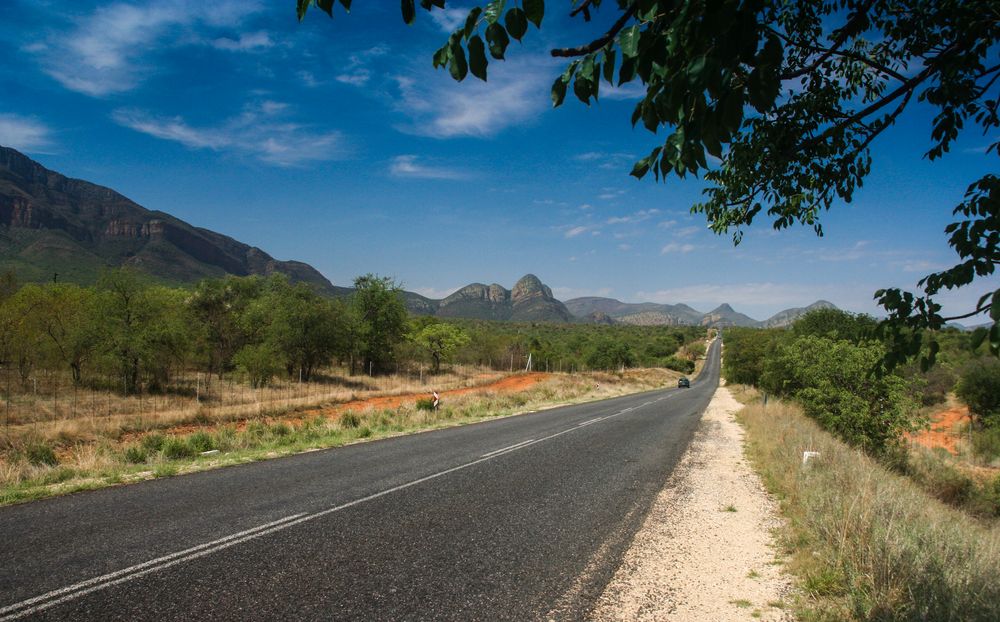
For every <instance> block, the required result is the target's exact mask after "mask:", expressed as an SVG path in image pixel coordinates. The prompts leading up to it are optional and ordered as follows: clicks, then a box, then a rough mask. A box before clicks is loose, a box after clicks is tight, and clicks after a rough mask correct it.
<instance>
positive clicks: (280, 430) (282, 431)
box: [271, 423, 292, 437]
mask: <svg viewBox="0 0 1000 622" xmlns="http://www.w3.org/2000/svg"><path fill="white" fill-rule="evenodd" d="M291 433H292V428H291V427H289V425H288V424H287V423H276V424H274V425H272V426H271V435H272V436H277V437H282V436H289V435H290V434H291Z"/></svg>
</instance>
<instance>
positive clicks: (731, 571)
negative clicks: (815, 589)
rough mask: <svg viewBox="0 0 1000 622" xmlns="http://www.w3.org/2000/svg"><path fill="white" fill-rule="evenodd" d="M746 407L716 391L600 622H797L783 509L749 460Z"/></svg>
mask: <svg viewBox="0 0 1000 622" xmlns="http://www.w3.org/2000/svg"><path fill="white" fill-rule="evenodd" d="M741 407H742V406H741V404H740V403H739V402H737V401H736V400H735V399H734V398H733V396H732V394H730V392H729V390H728V389H726V388H725V387H721V386H720V387H719V389H718V390H717V391H716V393H715V395H714V396H713V397H712V402H711V403H710V404H709V406H708V408H707V409H706V410H705V414H704V415H703V417H702V421H701V423H700V425H699V428H698V432H697V434H696V436H695V439H694V441H693V442H692V443H691V446H690V448H689V449H688V451H687V453H686V454H685V455H684V458H683V459H682V460H681V463H680V464H679V465H678V467H677V469H675V471H674V473H673V475H672V476H671V478H670V480H669V481H668V482H667V485H666V486H665V487H664V489H663V491H662V492H661V493H660V495H659V496H658V497H657V499H656V501H655V503H654V505H653V508H652V509H651V510H650V513H649V515H648V516H647V518H646V520H645V522H644V524H643V526H642V528H641V529H640V530H639V532H638V533H637V534H636V537H635V540H634V541H633V543H632V545H631V547H630V548H629V550H628V552H627V553H626V554H625V557H624V559H623V562H622V565H621V566H620V567H619V569H618V571H617V572H616V573H615V576H614V578H613V579H612V580H611V582H610V583H609V584H608V586H607V588H606V589H605V591H604V593H603V595H602V596H601V597H600V599H599V600H598V604H597V607H596V608H595V610H594V612H593V614H592V619H593V620H595V621H597V622H610V621H617V620H630V621H635V620H658V621H662V620H670V621H693V620H706V621H708V620H711V621H716V620H792V619H793V617H792V616H791V614H790V613H789V611H788V610H787V604H788V602H789V600H790V598H789V596H790V594H791V591H792V585H791V580H790V578H789V577H788V576H787V575H786V574H784V573H783V572H782V564H781V562H780V561H778V555H779V553H778V550H777V548H776V544H775V541H774V537H773V531H774V529H775V528H777V527H778V526H780V524H781V523H780V518H779V515H778V507H777V504H776V502H775V501H774V500H773V499H772V498H771V497H770V496H769V495H768V494H767V492H766V491H765V489H764V486H763V484H762V483H761V481H760V478H759V477H758V475H757V474H756V473H755V472H754V471H753V469H752V468H751V466H750V465H749V464H748V463H747V461H746V459H745V457H744V455H743V429H742V428H741V427H740V425H739V424H738V423H736V420H735V418H734V413H736V411H738V410H739V409H740V408H741Z"/></svg>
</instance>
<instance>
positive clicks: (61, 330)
mask: <svg viewBox="0 0 1000 622" xmlns="http://www.w3.org/2000/svg"><path fill="white" fill-rule="evenodd" d="M4 284H6V285H4ZM355 287H356V291H355V293H354V294H353V296H352V297H351V298H350V299H348V300H347V301H342V300H331V299H329V298H325V297H323V296H321V295H319V294H317V293H316V292H315V291H314V290H313V289H311V288H310V287H309V286H308V285H305V284H302V283H299V284H295V285H293V284H291V283H289V281H288V279H287V278H285V277H284V276H283V275H280V274H275V275H272V276H270V277H268V278H261V277H256V276H253V277H233V276H229V277H225V278H222V279H207V280H203V281H201V282H199V283H197V284H196V285H195V286H194V287H193V289H173V288H168V287H163V286H160V285H155V284H153V283H151V282H149V281H146V280H144V279H143V278H141V277H140V276H139V275H138V274H137V273H134V272H131V271H129V270H112V271H108V272H106V273H105V274H104V275H103V276H102V277H101V280H100V283H99V284H98V285H97V286H95V287H80V286H77V285H70V284H52V283H50V284H42V285H40V284H34V283H31V284H27V285H24V286H23V287H20V288H18V287H17V286H16V284H15V283H14V281H13V280H12V279H9V278H8V279H6V280H4V281H3V282H2V283H0V369H3V371H4V374H5V377H4V380H5V381H6V382H5V386H6V393H7V395H8V396H9V395H10V394H11V391H12V387H11V381H12V380H13V381H14V382H17V381H19V383H18V384H19V388H20V390H21V391H26V390H29V389H30V387H31V386H32V382H33V380H37V378H38V374H39V373H40V372H44V373H45V374H52V373H62V374H68V375H70V376H71V378H72V380H73V382H74V383H76V384H78V385H79V384H87V385H89V386H92V387H100V388H107V389H113V390H117V391H120V392H122V393H124V394H126V395H131V394H136V393H141V392H143V391H167V390H172V389H171V388H170V387H171V386H172V378H173V377H175V376H176V375H177V374H178V373H179V372H189V371H193V370H197V371H200V372H205V373H208V374H211V375H215V376H217V377H219V378H222V377H224V376H226V375H227V374H228V375H229V377H230V378H233V379H235V380H239V381H246V382H248V383H249V384H250V385H251V386H253V387H255V388H257V387H262V386H264V385H266V384H268V383H269V382H271V381H272V380H273V379H274V378H275V377H276V376H278V375H281V374H283V375H284V377H286V378H288V379H293V380H299V381H309V380H311V379H313V378H314V377H315V376H316V375H317V373H318V372H320V370H324V369H326V368H328V367H329V366H331V365H334V364H338V365H343V366H346V367H348V368H349V369H350V370H351V373H357V372H361V373H365V374H369V373H370V374H380V373H387V372H392V371H397V370H399V369H400V368H401V367H402V368H404V369H405V368H412V369H414V371H415V372H417V373H419V371H418V370H417V369H416V368H417V367H420V368H423V367H424V366H426V365H430V371H431V372H432V373H433V372H437V371H439V370H440V368H441V366H442V365H445V364H449V363H466V364H473V365H483V366H488V367H491V368H494V369H511V370H517V369H524V368H525V367H526V366H527V364H528V357H529V355H530V356H531V361H532V367H533V369H536V370H551V371H556V370H563V371H573V370H589V369H598V370H613V369H620V368H621V367H622V366H625V367H631V366H636V365H642V366H658V367H669V368H671V369H677V370H680V371H683V372H690V371H691V370H693V369H694V359H696V358H698V357H699V356H702V355H703V354H704V351H703V349H701V350H699V348H698V346H699V345H700V344H698V343H696V342H697V341H698V340H699V339H701V338H703V337H704V335H705V330H704V329H703V328H695V327H684V328H670V327H638V326H596V325H585V324H548V323H543V322H538V323H522V324H518V323H509V322H495V321H494V322H491V321H474V320H465V321H463V320H455V321H442V320H439V319H437V318H433V317H424V316H419V317H409V316H408V315H407V312H406V309H405V307H404V304H403V300H402V295H401V290H400V289H399V287H398V285H396V284H395V283H394V282H393V281H392V280H391V279H386V278H382V277H378V276H375V275H366V276H363V277H359V278H358V279H356V281H355ZM14 388H18V387H14Z"/></svg>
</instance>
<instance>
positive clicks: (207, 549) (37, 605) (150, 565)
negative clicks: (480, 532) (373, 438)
mask: <svg viewBox="0 0 1000 622" xmlns="http://www.w3.org/2000/svg"><path fill="white" fill-rule="evenodd" d="M666 397H670V396H666ZM661 399H664V398H661ZM657 401H659V400H657ZM648 404H649V402H647V403H646V404H643V405H642V406H646V405H648ZM642 406H633V407H631V408H626V409H624V410H621V411H618V412H616V413H614V414H613V415H606V416H604V417H598V418H596V419H590V420H588V421H584V422H583V423H578V424H576V425H575V426H573V427H571V428H567V429H565V430H562V431H560V432H556V433H554V434H550V435H548V436H544V437H542V438H539V439H528V440H525V441H521V442H520V443H515V444H514V445H509V446H507V447H502V448H500V449H497V450H494V451H491V452H489V453H486V454H483V455H482V456H480V457H479V458H478V459H476V460H473V461H471V462H466V463H465V464H460V465H458V466H455V467H451V468H450V469H445V470H444V471H439V472H437V473H434V474H432V475H427V476H425V477H421V478H419V479H415V480H413V481H411V482H407V483H405V484H400V485H399V486H394V487H392V488H388V489H386V490H383V491H381V492H377V493H375V494H372V495H368V496H367V497H362V498H360V499H355V500H354V501H349V502H347V503H344V504H342V505H338V506H334V507H331V508H327V509H325V510H322V511H320V512H315V513H313V514H307V513H301V514H292V515H291V516H286V517H284V518H281V519H278V520H276V521H272V522H270V523H265V524H263V525H258V526H257V527H253V528H252V529H247V530H245V531H240V532H238V533H234V534H231V535H228V536H225V537H223V538H219V539H218V540H212V541H211V542H205V543H204V544H199V545H198V546H193V547H191V548H189V549H184V550H183V551H177V552H176V553H171V554H169V555H164V556H163V557H157V558H156V559H151V560H149V561H146V562H143V563H141V564H136V565H134V566H129V567H128V568H123V569H121V570H116V571H115V572H111V573H108V574H104V575H101V576H99V577H94V578H92V579H87V580H86V581H81V582H80V583H74V584H73V585H70V586H67V587H63V588H59V589H57V590H53V591H51V592H47V593H45V594H42V595H40V596H35V597H33V598H29V599H27V600H22V601H21V602H18V603H14V604H11V605H7V606H5V607H0V622H8V621H9V620H17V619H19V618H23V617H25V616H28V615H31V614H33V613H38V612H40V611H44V610H46V609H49V608H51V607H55V606H56V605H59V604H61V603H64V602H67V601H71V600H75V599H77V598H80V597H82V596H86V595H87V594H90V593H92V592H97V591H99V590H103V589H105V588H109V587H112V586H115V585H119V584H121V583H125V582H128V581H132V580H135V579H138V578H140V577H143V576H145V575H148V574H151V573H153V572H158V571H160V570H165V569H167V568H170V567H171V566H175V565H177V564H180V563H183V562H188V561H192V560H195V559H198V558H199V557H204V556H206V555H210V554H212V553H216V552H218V551H221V550H223V549H227V548H229V547H231V546H235V545H237V544H241V543H243V542H247V541H250V540H254V539H256V538H260V537H263V536H266V535H268V534H272V533H275V532H277V531H282V530H284V529H288V528H289V527H293V526H295V525H299V524H301V523H304V522H307V521H311V520H315V519H317V518H320V517H322V516H326V515H327V514H332V513H334V512H339V511H340V510H345V509H347V508H350V507H353V506H355V505H360V504H362V503H365V502H367V501H371V500H373V499H377V498H379V497H384V496H385V495H389V494H392V493H394V492H398V491H400V490H403V489H405V488H409V487H411V486H416V485H418V484H422V483H424V482H427V481H430V480H432V479H436V478H438V477H442V476H445V475H448V474H450V473H454V472H456V471H461V470H462V469H467V468H469V467H471V466H475V465H477V464H480V463H482V462H486V461H487V460H492V459H493V458H497V457H499V456H503V455H506V454H509V453H513V452H515V451H518V450H521V449H525V448H527V447H530V446H532V445H537V444H538V443H543V442H545V441H548V440H551V439H553V438H556V437H558V436H562V435H563V434H567V433H569V432H573V431H575V430H579V429H580V428H583V427H586V426H588V425H591V424H594V423H597V422H598V421H605V420H607V419H612V418H614V417H618V416H621V415H624V414H625V413H628V412H631V411H633V410H636V409H638V408H642Z"/></svg>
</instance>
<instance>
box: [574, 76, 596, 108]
mask: <svg viewBox="0 0 1000 622" xmlns="http://www.w3.org/2000/svg"><path fill="white" fill-rule="evenodd" d="M592 84H593V83H592V82H591V81H590V80H587V79H586V78H584V77H583V75H582V73H578V74H576V79H574V80H573V93H574V94H575V95H576V98H577V99H579V100H580V101H582V102H583V103H585V104H587V105H588V106H589V105H590V96H591V94H593V86H592Z"/></svg>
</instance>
